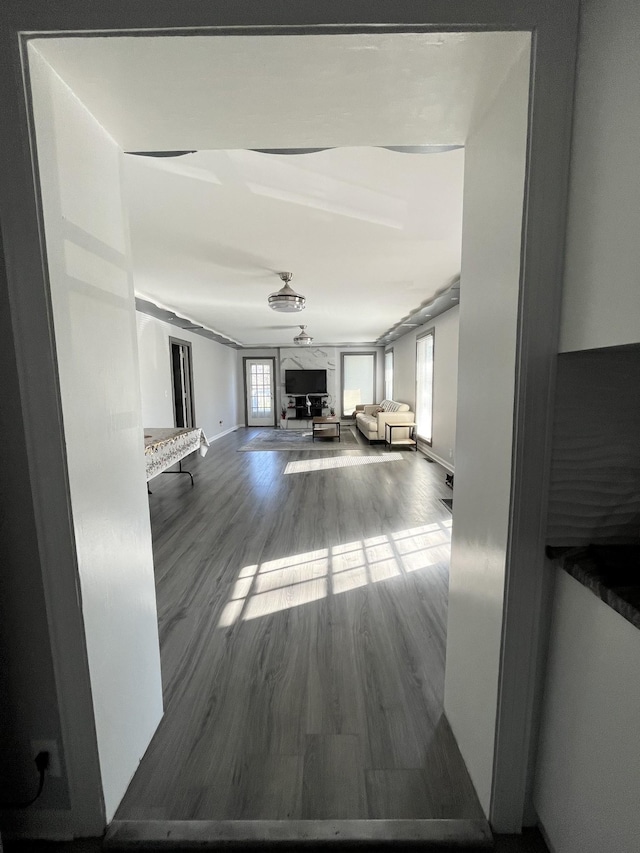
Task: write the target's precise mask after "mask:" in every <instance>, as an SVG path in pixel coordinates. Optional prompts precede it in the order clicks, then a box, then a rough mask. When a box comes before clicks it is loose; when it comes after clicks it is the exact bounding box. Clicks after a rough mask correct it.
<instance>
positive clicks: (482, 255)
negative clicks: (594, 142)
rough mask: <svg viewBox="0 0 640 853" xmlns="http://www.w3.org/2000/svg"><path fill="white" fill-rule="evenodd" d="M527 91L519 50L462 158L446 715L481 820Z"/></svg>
mask: <svg viewBox="0 0 640 853" xmlns="http://www.w3.org/2000/svg"><path fill="white" fill-rule="evenodd" d="M528 89H529V52H528V50H527V51H525V52H524V53H523V54H522V56H521V57H520V59H519V60H518V61H517V63H516V64H515V65H514V67H513V69H512V71H511V73H510V74H509V76H508V77H507V79H506V80H505V81H504V83H503V85H502V87H501V89H500V91H499V93H498V95H497V98H496V100H495V102H494V103H493V105H492V106H491V107H490V108H489V110H488V112H487V113H486V114H485V115H484V116H483V117H482V118H481V119H480V121H479V123H478V124H477V125H476V126H474V127H473V129H472V132H471V133H470V135H469V137H468V139H467V145H466V152H465V184H464V217H463V237H462V272H461V300H460V345H459V360H458V419H457V433H456V491H455V502H456V503H455V512H454V519H453V532H452V547H451V571H450V592H449V614H448V625H447V664H446V674H445V711H446V713H447V716H448V718H449V721H450V723H451V726H452V728H453V732H454V734H455V736H456V738H457V741H458V745H459V746H460V750H461V752H462V755H463V757H464V760H465V762H466V764H467V767H468V769H469V773H470V774H471V778H472V780H473V783H474V785H475V787H476V791H477V793H478V796H479V798H480V802H481V804H482V807H483V808H484V810H485V813H488V811H489V804H490V798H491V784H492V776H493V756H494V742H495V725H496V711H497V697H498V673H499V661H500V648H501V631H502V616H503V596H504V580H505V561H506V549H507V523H508V518H509V505H510V494H511V449H512V428H513V414H514V411H513V404H514V376H515V352H516V349H515V348H516V317H517V308H518V285H519V275H520V237H521V223H522V202H523V188H524V165H525V145H526V129H527V109H528ZM436 346H437V342H436Z"/></svg>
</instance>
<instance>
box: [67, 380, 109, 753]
mask: <svg viewBox="0 0 640 853" xmlns="http://www.w3.org/2000/svg"><path fill="white" fill-rule="evenodd" d="M63 381H64V377H63ZM101 737H102V732H101V731H98V740H100V738H101Z"/></svg>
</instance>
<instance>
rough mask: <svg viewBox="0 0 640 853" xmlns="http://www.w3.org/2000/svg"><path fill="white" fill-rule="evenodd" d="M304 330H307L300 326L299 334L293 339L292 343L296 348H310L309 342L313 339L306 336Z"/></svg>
mask: <svg viewBox="0 0 640 853" xmlns="http://www.w3.org/2000/svg"><path fill="white" fill-rule="evenodd" d="M306 328H307V327H306V326H300V334H299V335H296V336H295V338H294V339H293V342H294V344H295V345H296V346H299V347H308V346H311V341H312V340H313V338H312V337H311V335H308V334H307V333H306V332H305V329H306Z"/></svg>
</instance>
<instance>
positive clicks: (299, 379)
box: [284, 370, 327, 394]
mask: <svg viewBox="0 0 640 853" xmlns="http://www.w3.org/2000/svg"><path fill="white" fill-rule="evenodd" d="M284 389H285V392H286V393H287V394H326V393H327V371H326V370H285V372H284Z"/></svg>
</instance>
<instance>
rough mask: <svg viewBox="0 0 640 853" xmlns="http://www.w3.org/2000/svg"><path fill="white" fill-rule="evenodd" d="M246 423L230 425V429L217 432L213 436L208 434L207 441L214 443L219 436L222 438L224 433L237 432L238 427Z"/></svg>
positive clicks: (240, 427)
mask: <svg viewBox="0 0 640 853" xmlns="http://www.w3.org/2000/svg"><path fill="white" fill-rule="evenodd" d="M243 427H244V424H236V425H235V426H232V427H229V429H225V431H224V432H217V433H216V434H215V435H214V436H213V437H211V438H209V436H207V441H208V442H209V444H212V443H213V442H214V441H217V440H218V439H219V438H222V437H223V436H224V435H229V433H230V432H235V431H236V430H237V429H242V428H243Z"/></svg>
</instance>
